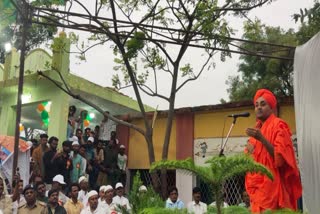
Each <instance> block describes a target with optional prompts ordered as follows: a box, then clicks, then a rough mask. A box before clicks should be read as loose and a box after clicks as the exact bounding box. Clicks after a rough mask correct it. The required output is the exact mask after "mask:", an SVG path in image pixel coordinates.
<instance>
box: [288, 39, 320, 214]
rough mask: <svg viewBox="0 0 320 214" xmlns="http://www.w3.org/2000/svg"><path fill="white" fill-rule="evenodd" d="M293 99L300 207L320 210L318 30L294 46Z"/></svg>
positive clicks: (319, 63) (307, 209) (319, 46)
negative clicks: (312, 35) (300, 190)
mask: <svg viewBox="0 0 320 214" xmlns="http://www.w3.org/2000/svg"><path fill="white" fill-rule="evenodd" d="M294 100H295V103H294V104H295V113H296V128H297V140H298V150H299V163H300V171H301V178H302V185H303V208H304V211H305V212H307V213H310V214H318V213H319V212H320V203H319V199H320V122H319V119H320V115H318V112H319V109H320V33H318V34H317V35H315V36H314V37H313V38H312V39H311V40H309V41H308V42H307V43H306V44H304V45H302V46H299V47H297V48H296V51H295V57H294Z"/></svg>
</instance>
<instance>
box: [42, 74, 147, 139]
mask: <svg viewBox="0 0 320 214" xmlns="http://www.w3.org/2000/svg"><path fill="white" fill-rule="evenodd" d="M38 75H40V76H42V77H44V78H46V79H47V80H49V81H50V82H52V83H53V84H54V85H55V86H57V87H58V88H59V89H61V90H62V91H63V92H65V93H66V94H68V95H69V96H71V97H73V98H74V99H77V100H80V101H82V102H83V103H85V104H87V105H89V106H91V107H93V108H94V109H96V110H97V111H98V112H100V113H101V114H102V115H104V116H105V117H108V118H110V120H112V121H114V122H116V123H119V124H121V125H124V126H127V127H129V128H132V129H134V130H136V131H137V132H139V133H141V134H142V135H144V136H145V134H146V133H145V131H144V130H143V129H141V128H140V127H138V126H136V125H134V124H131V123H128V122H125V121H123V120H120V119H118V118H116V117H114V116H112V115H110V114H109V115H108V114H105V111H104V110H103V109H101V108H100V107H99V106H97V105H96V104H94V103H93V102H91V101H89V100H86V99H84V98H83V97H81V96H80V95H79V94H74V93H73V92H72V91H71V90H66V89H65V88H63V87H62V86H61V85H60V84H59V82H57V81H56V80H54V79H52V78H51V77H49V76H48V75H46V74H44V73H43V72H42V71H38ZM59 76H60V78H62V80H63V82H65V80H64V78H63V77H62V76H61V75H59Z"/></svg>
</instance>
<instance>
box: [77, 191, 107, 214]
mask: <svg viewBox="0 0 320 214" xmlns="http://www.w3.org/2000/svg"><path fill="white" fill-rule="evenodd" d="M88 202H89V205H88V206H87V207H85V208H84V209H83V210H82V211H81V213H80V214H105V213H110V210H108V209H103V208H102V207H101V206H99V202H98V193H97V191H94V190H91V191H90V192H89V193H88Z"/></svg>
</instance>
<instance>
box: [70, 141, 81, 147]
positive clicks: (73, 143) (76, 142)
mask: <svg viewBox="0 0 320 214" xmlns="http://www.w3.org/2000/svg"><path fill="white" fill-rule="evenodd" d="M76 145H78V146H80V144H79V142H78V141H73V142H72V146H76Z"/></svg>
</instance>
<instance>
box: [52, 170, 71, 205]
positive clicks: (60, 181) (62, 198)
mask: <svg viewBox="0 0 320 214" xmlns="http://www.w3.org/2000/svg"><path fill="white" fill-rule="evenodd" d="M64 185H66V183H65V182H64V178H63V176H62V175H56V176H54V177H53V179H52V190H58V191H59V196H58V197H59V198H58V203H59V205H60V206H63V205H64V204H65V203H66V202H67V200H69V198H68V197H67V196H66V195H65V194H63V192H62V186H64Z"/></svg>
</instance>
